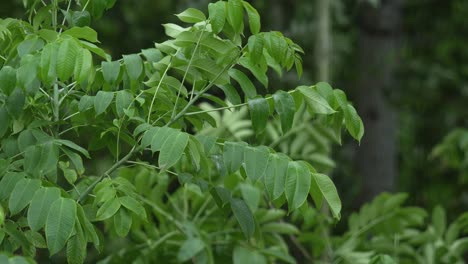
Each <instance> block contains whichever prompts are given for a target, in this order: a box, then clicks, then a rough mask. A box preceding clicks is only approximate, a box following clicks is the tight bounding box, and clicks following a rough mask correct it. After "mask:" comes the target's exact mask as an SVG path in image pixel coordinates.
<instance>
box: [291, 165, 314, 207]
mask: <svg viewBox="0 0 468 264" xmlns="http://www.w3.org/2000/svg"><path fill="white" fill-rule="evenodd" d="M310 184H311V175H310V171H309V169H308V168H307V167H305V166H304V165H303V164H302V163H300V162H297V161H290V162H289V164H288V174H287V176H286V185H285V193H286V200H287V201H288V206H289V211H293V210H295V209H297V208H299V207H301V205H302V204H303V203H304V202H305V201H306V199H307V196H308V194H309V190H310Z"/></svg>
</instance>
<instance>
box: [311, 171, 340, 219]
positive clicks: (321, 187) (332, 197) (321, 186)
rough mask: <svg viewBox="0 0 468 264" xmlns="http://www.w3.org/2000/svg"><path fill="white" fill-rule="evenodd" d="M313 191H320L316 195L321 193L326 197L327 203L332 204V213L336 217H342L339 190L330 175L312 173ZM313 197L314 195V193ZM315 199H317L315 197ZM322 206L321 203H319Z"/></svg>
mask: <svg viewBox="0 0 468 264" xmlns="http://www.w3.org/2000/svg"><path fill="white" fill-rule="evenodd" d="M311 187H312V189H311V193H312V192H319V193H316V194H315V195H320V196H322V197H323V198H322V199H325V201H326V202H327V204H328V205H329V206H330V209H331V211H332V214H333V216H334V217H335V218H337V219H339V218H340V211H341V201H340V197H339V196H338V191H337V190H336V187H335V185H334V184H333V182H332V180H331V179H330V177H328V176H327V175H324V174H320V173H312V186H311ZM312 197H314V195H313V194H312ZM314 200H315V199H314ZM317 206H318V207H320V205H319V204H317Z"/></svg>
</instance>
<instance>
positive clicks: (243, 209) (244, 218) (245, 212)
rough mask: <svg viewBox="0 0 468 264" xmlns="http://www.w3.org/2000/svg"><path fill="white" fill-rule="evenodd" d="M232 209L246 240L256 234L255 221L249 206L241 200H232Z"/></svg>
mask: <svg viewBox="0 0 468 264" xmlns="http://www.w3.org/2000/svg"><path fill="white" fill-rule="evenodd" d="M231 209H232V212H233V213H234V216H235V217H236V220H237V222H238V223H239V225H240V227H241V230H242V232H243V233H244V235H245V237H246V238H250V237H251V236H252V235H253V233H254V232H255V219H254V217H253V215H252V212H251V211H250V209H249V207H248V206H247V204H246V203H245V202H244V201H243V200H241V199H232V200H231Z"/></svg>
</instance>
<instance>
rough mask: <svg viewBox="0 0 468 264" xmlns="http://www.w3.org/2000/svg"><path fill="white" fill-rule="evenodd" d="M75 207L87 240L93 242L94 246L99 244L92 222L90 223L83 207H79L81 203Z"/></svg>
mask: <svg viewBox="0 0 468 264" xmlns="http://www.w3.org/2000/svg"><path fill="white" fill-rule="evenodd" d="M77 209H78V210H77V211H78V219H79V221H80V223H81V225H82V226H83V228H84V231H85V234H86V236H87V237H88V240H89V241H91V242H93V243H94V245H95V246H96V247H97V246H99V244H100V241H99V237H98V235H97V233H96V230H95V229H94V226H93V224H91V221H89V219H88V217H86V215H85V212H84V210H83V207H81V205H79V204H78V207H77Z"/></svg>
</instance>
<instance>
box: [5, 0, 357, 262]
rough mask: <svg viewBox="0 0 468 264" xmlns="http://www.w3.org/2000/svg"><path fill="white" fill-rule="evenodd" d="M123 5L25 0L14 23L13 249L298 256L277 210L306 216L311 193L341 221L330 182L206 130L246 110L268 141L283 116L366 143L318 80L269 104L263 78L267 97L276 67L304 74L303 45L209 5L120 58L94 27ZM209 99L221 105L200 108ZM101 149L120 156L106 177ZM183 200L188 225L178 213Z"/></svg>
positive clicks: (8, 62)
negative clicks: (124, 248)
mask: <svg viewBox="0 0 468 264" xmlns="http://www.w3.org/2000/svg"><path fill="white" fill-rule="evenodd" d="M114 2H115V1H113V0H107V1H106V0H88V1H72V0H69V1H67V0H64V1H52V2H51V3H50V4H48V3H46V2H44V1H24V4H25V6H27V7H29V10H30V11H29V13H30V17H29V21H28V22H26V21H21V20H14V19H4V20H0V47H1V50H0V65H1V69H0V117H1V120H2V123H1V124H0V137H1V149H0V209H1V212H2V213H1V214H0V227H1V229H0V251H6V252H9V253H19V252H21V254H23V255H25V256H31V257H34V256H35V254H36V250H37V249H47V250H48V251H49V253H50V255H51V256H52V255H55V254H57V253H59V252H61V251H62V249H63V248H64V247H66V256H67V259H68V262H70V263H82V262H83V261H84V260H85V258H86V255H87V253H88V251H87V244H88V243H92V244H93V245H94V246H95V248H96V249H97V250H98V251H103V250H105V247H107V246H108V245H107V244H108V243H110V242H109V241H108V240H105V236H106V235H109V236H113V234H116V235H118V236H121V237H125V236H127V235H128V234H129V233H130V232H131V235H132V238H135V240H137V241H140V242H142V243H141V244H139V245H138V246H137V247H136V248H134V249H133V250H138V251H143V249H145V250H147V251H148V252H149V253H148V254H151V253H152V254H153V255H151V256H146V257H147V259H143V260H144V261H147V260H148V259H151V258H159V257H165V256H160V255H158V254H161V253H160V252H154V250H153V249H154V248H155V247H158V246H159V245H160V244H161V243H164V245H165V246H167V247H170V248H171V247H172V248H173V247H174V246H175V247H176V249H175V250H170V251H167V252H178V253H177V255H176V256H175V257H176V259H177V260H178V261H180V262H184V261H187V260H190V259H192V260H194V261H197V263H214V262H215V260H218V258H222V257H226V256H228V257H231V256H232V258H233V260H234V262H235V263H241V262H245V259H252V258H255V259H257V260H258V263H266V262H267V260H269V261H270V260H274V259H282V260H284V261H287V262H294V260H291V257H290V256H289V255H288V249H287V246H286V243H284V241H283V240H278V238H279V237H280V234H282V233H288V234H291V233H296V232H297V229H295V228H294V226H292V225H288V224H285V223H281V222H278V221H279V220H278V219H280V218H281V217H282V216H284V215H285V212H284V211H282V210H279V209H270V206H271V205H270V204H271V203H273V204H275V205H276V206H278V207H279V206H281V205H282V204H283V203H286V202H287V204H288V208H289V211H290V212H291V211H300V210H297V209H300V208H307V206H308V205H309V203H308V202H307V197H308V196H309V195H310V196H311V197H312V199H313V201H314V202H315V204H316V206H317V207H319V208H320V207H321V206H322V204H324V203H327V204H328V206H329V208H330V209H331V211H332V213H333V216H334V217H336V218H339V216H340V209H341V202H340V200H339V197H338V194H337V191H336V188H335V187H334V185H333V183H332V181H331V180H330V179H329V178H328V176H326V175H324V174H321V173H318V172H317V171H316V169H315V168H314V167H312V166H311V165H310V164H309V163H307V162H305V161H300V160H292V159H291V158H289V157H288V156H286V155H284V154H282V153H277V152H275V151H274V149H272V148H268V147H266V146H259V145H252V144H247V143H245V142H233V141H227V140H226V139H223V138H217V137H213V136H206V135H205V136H203V135H196V134H194V133H193V131H201V130H203V129H204V128H206V127H207V126H213V127H216V125H217V124H216V121H215V120H214V119H213V118H212V116H211V115H210V114H209V112H212V111H222V110H225V109H234V111H236V109H238V108H240V107H242V106H248V111H249V114H250V119H251V122H252V127H253V131H254V133H255V134H256V136H257V138H259V139H260V138H261V137H262V135H263V134H264V131H265V127H266V126H267V123H268V120H269V119H270V118H271V117H279V121H280V127H281V133H287V132H288V131H290V130H291V129H292V125H293V120H294V117H295V114H296V113H297V112H298V111H299V109H304V110H306V111H307V112H308V114H309V115H310V118H311V119H315V118H317V119H321V120H322V121H323V122H324V124H326V126H328V127H330V129H331V131H332V134H333V135H334V137H335V139H336V140H337V141H339V139H340V138H341V130H342V129H343V128H346V129H347V130H348V131H349V133H350V134H351V135H352V136H353V137H354V138H356V139H357V140H360V139H361V137H362V136H363V133H364V129H363V125H362V121H361V119H360V118H359V116H358V115H357V113H356V110H355V109H354V108H353V106H352V105H351V104H350V103H349V102H348V101H347V99H346V96H345V94H344V93H343V92H342V91H341V90H338V89H332V88H331V87H330V86H329V85H328V84H326V83H318V84H317V85H314V86H299V87H297V88H296V89H293V90H290V91H277V92H276V93H274V94H273V95H268V94H267V95H265V96H260V95H259V92H258V90H259V89H257V88H256V84H258V85H262V86H264V87H265V88H268V75H267V73H268V70H269V69H272V70H273V71H276V72H277V73H278V74H280V75H281V74H282V72H283V70H290V69H291V68H292V67H293V66H295V67H296V69H297V71H298V73H299V75H300V74H301V73H302V62H301V58H300V54H301V53H302V49H301V48H300V47H299V46H298V45H296V44H295V43H293V42H292V41H291V40H290V39H288V38H286V37H284V36H283V35H282V34H281V33H279V32H260V16H259V15H258V13H257V11H256V10H255V9H254V8H253V7H252V6H251V5H250V4H249V3H247V2H245V1H241V0H229V1H219V2H216V3H212V4H210V5H209V7H208V11H209V17H208V18H207V17H206V16H205V14H204V13H202V12H201V11H199V10H196V9H193V8H189V9H187V10H186V11H184V12H182V13H180V14H178V15H177V16H178V18H179V19H180V20H181V21H182V22H185V23H186V24H184V26H187V25H188V26H187V27H182V26H180V25H176V24H166V25H164V26H165V29H166V34H167V35H168V36H169V37H170V39H169V40H167V41H165V42H163V43H157V44H156V45H155V48H149V49H145V50H142V51H141V53H138V54H130V55H123V57H122V59H119V60H112V58H111V57H110V56H109V55H108V54H106V52H105V51H104V50H103V49H101V48H99V47H98V46H97V44H98V43H99V41H98V37H97V33H96V32H95V31H94V30H93V29H91V28H90V27H88V25H89V23H90V21H91V18H92V17H93V18H97V17H99V16H101V15H102V13H103V11H104V10H105V9H108V8H110V7H112V5H113V4H114ZM62 8H63V9H62ZM59 11H61V12H59ZM244 16H245V18H246V19H244ZM60 21H62V22H61V23H60ZM244 21H248V23H249V28H250V37H249V38H248V39H245V37H244V36H245V34H246V33H244ZM249 76H253V78H250V77H249ZM218 91H222V92H224V94H225V97H226V99H227V101H228V103H229V105H228V104H227V103H226V102H225V101H224V100H221V99H219V98H218V97H217V96H215V95H214V94H215V93H216V92H218ZM241 95H242V96H241ZM202 99H203V100H205V101H209V102H211V103H212V104H213V105H214V106H216V107H218V108H212V109H211V110H209V111H207V110H203V109H201V108H200V107H198V106H197V105H196V103H198V102H199V101H200V100H202ZM83 146H84V147H83ZM123 153H125V154H123ZM101 155H104V156H106V157H108V158H110V159H114V160H115V162H114V163H113V164H112V165H111V166H110V167H109V168H108V169H106V170H102V171H101V170H93V167H95V166H96V164H94V163H95V158H96V157H98V156H101ZM84 158H87V159H91V158H94V160H92V161H91V160H90V161H88V160H84ZM129 166H133V167H135V168H132V170H130V172H129V171H126V170H127V169H125V167H129ZM96 175H97V176H96ZM170 176H176V177H170ZM173 179H176V180H177V181H178V187H176V189H175V190H174V189H171V188H170V183H172V182H173V181H172V180H173ZM187 192H192V193H194V195H191V196H190V197H188V196H187V195H186V193H187ZM265 194H266V195H265ZM262 198H265V199H262ZM178 201H182V203H183V204H184V210H183V212H182V213H181V216H182V220H181V219H178V216H177V217H176V216H174V213H169V212H171V210H168V209H174V208H178V206H177V202H178ZM189 203H190V204H191V206H189V205H188V204H189ZM208 206H211V208H212V209H213V210H211V209H207V207H208ZM171 207H173V208H171ZM195 209H196V210H195ZM192 210H193V211H192ZM168 211H169V212H168ZM176 211H177V210H176ZM189 211H190V213H189ZM210 214H217V215H218V217H216V218H213V219H212V220H217V223H218V224H217V225H211V226H212V227H216V228H217V230H213V229H212V228H211V229H210V228H208V231H209V232H208V233H207V231H206V230H203V229H200V228H198V227H199V226H200V225H203V224H204V222H205V223H206V221H208V219H209V218H210ZM189 218H190V220H191V221H189V220H188V219H189ZM230 220H232V222H231V226H232V229H233V231H232V233H233V234H234V235H232V237H231V239H229V240H225V241H228V242H229V243H230V244H231V245H230V246H229V247H226V248H225V249H224V251H226V252H228V253H226V254H219V252H215V250H214V249H213V248H212V247H210V244H211V243H212V242H209V241H211V240H210V239H208V238H207V236H209V235H211V236H214V237H216V236H219V235H220V234H216V232H219V231H220V230H222V229H223V227H224V226H226V225H225V224H222V223H223V221H230ZM277 220H278V221H277ZM99 223H104V225H105V226H106V228H105V230H104V231H105V232H104V233H103V232H102V230H101V229H99V228H98V224H99ZM220 224H221V225H220ZM197 225H198V227H197ZM238 226H240V229H239V228H238ZM149 230H150V231H149ZM200 230H202V231H203V232H201V231H200ZM265 232H266V233H269V232H271V233H272V236H273V238H272V237H269V236H266V235H265V236H264V234H263V233H265ZM145 233H147V234H145ZM213 233H214V235H213ZM238 233H241V234H242V233H243V235H244V237H245V238H248V239H249V240H248V241H245V238H242V236H240V237H239V236H238ZM221 235H222V236H228V235H229V236H231V235H230V234H221ZM148 236H150V237H148ZM172 237H174V239H175V238H176V239H177V241H176V243H175V245H174V243H169V238H172ZM275 238H276V239H275ZM145 239H146V240H145ZM166 240H168V241H166ZM273 240H276V241H277V242H272V241H273ZM144 241H146V242H148V241H153V242H154V243H153V242H152V243H143V242H144ZM207 241H208V242H207ZM166 244H167V245H166ZM215 249H216V250H218V249H217V248H215ZM163 252H166V251H163ZM122 255H123V256H126V257H128V255H125V254H121V255H120V257H121V256H122ZM113 257H119V256H117V255H115V254H111V256H109V259H112V258H113ZM171 257H174V256H172V255H171ZM109 261H110V260H109Z"/></svg>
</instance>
